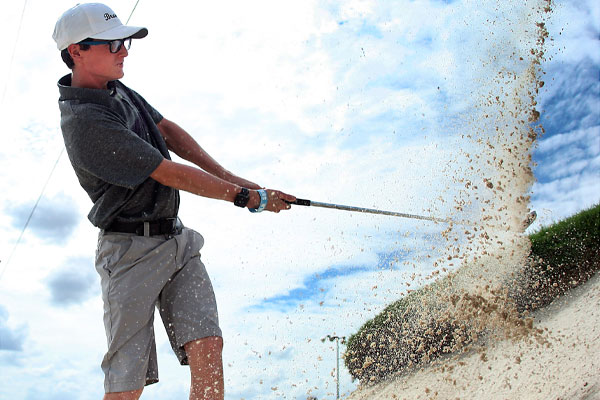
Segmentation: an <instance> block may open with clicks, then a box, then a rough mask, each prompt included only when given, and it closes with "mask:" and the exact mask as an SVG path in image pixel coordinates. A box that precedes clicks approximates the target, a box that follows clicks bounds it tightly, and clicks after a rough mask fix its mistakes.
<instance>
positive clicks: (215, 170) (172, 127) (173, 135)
mask: <svg viewBox="0 0 600 400" xmlns="http://www.w3.org/2000/svg"><path fill="white" fill-rule="evenodd" d="M157 126H158V129H159V130H160V133H161V134H162V136H163V138H164V139H165V142H166V143H167V147H168V148H169V150H171V151H173V152H174V153H175V154H177V155H178V156H179V157H181V158H183V159H184V160H187V161H189V162H191V163H193V164H196V165H197V166H198V167H200V168H202V169H203V170H204V171H206V172H208V173H209V174H211V175H214V176H215V177H217V178H220V179H222V180H224V181H227V182H231V183H234V184H236V185H239V186H242V187H245V188H248V189H260V188H261V187H260V186H259V185H257V184H256V183H254V182H250V181H248V180H246V179H244V178H241V177H239V176H237V175H235V174H232V173H231V172H229V171H228V170H227V169H225V168H223V166H221V164H219V163H218V162H217V161H216V160H215V159H214V158H212V157H211V156H210V154H208V153H207V152H206V151H205V150H204V149H203V148H202V147H201V146H200V145H199V144H198V142H196V141H195V140H194V138H193V137H192V136H190V134H188V133H187V132H186V131H185V130H184V129H183V128H181V127H180V126H179V125H177V124H176V123H174V122H173V121H169V120H168V119H166V118H163V119H162V121H160V122H159V123H158V125H157Z"/></svg>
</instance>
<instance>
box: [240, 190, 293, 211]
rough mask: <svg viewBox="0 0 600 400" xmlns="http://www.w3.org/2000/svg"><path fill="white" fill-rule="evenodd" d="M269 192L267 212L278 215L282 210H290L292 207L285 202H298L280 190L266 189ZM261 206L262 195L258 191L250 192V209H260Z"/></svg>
mask: <svg viewBox="0 0 600 400" xmlns="http://www.w3.org/2000/svg"><path fill="white" fill-rule="evenodd" d="M265 191H266V192H267V199H268V201H267V207H266V208H265V210H267V211H271V212H274V213H278V212H279V211H281V210H289V209H290V208H291V206H290V205H289V204H288V203H286V202H285V201H286V200H287V201H296V197H295V196H292V195H290V194H286V193H283V192H281V191H279V190H274V189H265ZM259 205H260V195H259V194H258V192H257V191H256V190H252V191H251V192H250V201H249V202H248V208H258V206H259Z"/></svg>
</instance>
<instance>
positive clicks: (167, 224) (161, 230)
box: [104, 218, 179, 236]
mask: <svg viewBox="0 0 600 400" xmlns="http://www.w3.org/2000/svg"><path fill="white" fill-rule="evenodd" d="M178 230H179V229H178V226H177V218H165V219H159V220H156V221H147V222H118V221H115V222H113V223H112V224H111V225H110V226H109V227H108V228H106V229H105V230H104V231H105V232H119V233H135V234H136V235H138V236H156V235H172V234H175V233H179V232H178Z"/></svg>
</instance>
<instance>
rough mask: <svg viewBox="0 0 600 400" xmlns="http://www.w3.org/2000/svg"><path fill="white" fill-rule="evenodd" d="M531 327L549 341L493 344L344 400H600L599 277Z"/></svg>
mask: <svg viewBox="0 0 600 400" xmlns="http://www.w3.org/2000/svg"><path fill="white" fill-rule="evenodd" d="M535 325H536V327H537V328H540V329H543V330H544V331H545V334H544V335H543V336H545V337H546V339H547V341H548V343H540V342H539V341H536V340H534V339H532V338H527V339H523V340H519V341H515V342H513V341H511V340H504V341H496V342H494V343H490V344H488V345H487V346H486V347H484V348H482V349H480V350H479V351H472V352H470V353H468V354H465V355H463V356H461V357H454V358H453V359H447V360H444V361H443V362H440V363H439V364H438V365H431V366H428V367H426V368H424V369H422V370H420V371H416V372H414V373H412V374H410V375H407V376H402V377H399V378H395V379H391V380H388V381H386V382H382V383H380V384H378V385H376V386H373V387H368V388H364V387H363V388H360V389H358V390H357V391H356V392H354V393H353V394H352V395H351V396H350V397H348V399H349V400H350V399H351V400H366V399H369V400H379V399H380V400H384V399H385V400H388V399H411V400H412V399H527V400H530V399H540V400H541V399H544V400H546V399H552V400H557V399H561V400H572V399H579V400H583V399H586V400H596V399H600V276H599V274H596V275H595V276H594V277H593V278H592V279H590V280H589V281H588V282H587V283H586V284H584V285H582V286H580V287H578V288H576V289H574V290H572V291H571V293H570V294H569V295H568V296H564V297H563V298H560V299H558V300H556V301H555V302H554V303H552V304H551V305H550V306H548V307H546V308H545V309H544V310H542V311H540V312H538V313H537V314H536V315H535Z"/></svg>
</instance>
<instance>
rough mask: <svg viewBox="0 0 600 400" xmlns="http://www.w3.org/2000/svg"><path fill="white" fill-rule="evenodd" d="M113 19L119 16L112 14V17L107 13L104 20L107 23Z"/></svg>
mask: <svg viewBox="0 0 600 400" xmlns="http://www.w3.org/2000/svg"><path fill="white" fill-rule="evenodd" d="M111 18H117V14H112V15H111V14H109V13H105V14H104V20H105V21H108V20H110V19H111Z"/></svg>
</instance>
